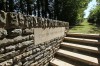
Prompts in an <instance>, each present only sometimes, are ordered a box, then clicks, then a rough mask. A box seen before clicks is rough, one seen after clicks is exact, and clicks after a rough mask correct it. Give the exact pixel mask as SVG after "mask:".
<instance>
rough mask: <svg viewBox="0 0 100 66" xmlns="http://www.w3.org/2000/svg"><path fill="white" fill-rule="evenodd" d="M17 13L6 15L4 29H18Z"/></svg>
mask: <svg viewBox="0 0 100 66" xmlns="http://www.w3.org/2000/svg"><path fill="white" fill-rule="evenodd" d="M17 15H18V14H17V13H13V12H9V13H7V26H6V29H11V28H19V23H18V18H17Z"/></svg>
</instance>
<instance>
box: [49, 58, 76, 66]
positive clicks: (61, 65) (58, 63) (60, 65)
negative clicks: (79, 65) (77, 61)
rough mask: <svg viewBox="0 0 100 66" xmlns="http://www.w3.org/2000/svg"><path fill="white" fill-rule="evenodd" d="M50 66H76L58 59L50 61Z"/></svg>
mask: <svg viewBox="0 0 100 66" xmlns="http://www.w3.org/2000/svg"><path fill="white" fill-rule="evenodd" d="M50 64H51V65H52V66H74V65H72V64H70V63H68V62H65V61H62V60H60V59H57V58H53V59H52V60H51V61H50Z"/></svg>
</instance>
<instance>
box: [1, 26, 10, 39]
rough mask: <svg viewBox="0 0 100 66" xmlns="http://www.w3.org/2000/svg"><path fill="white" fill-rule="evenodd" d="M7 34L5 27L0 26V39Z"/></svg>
mask: <svg viewBox="0 0 100 66" xmlns="http://www.w3.org/2000/svg"><path fill="white" fill-rule="evenodd" d="M7 35H8V34H7V31H6V30H5V29H2V28H0V39H3V38H5V37H6V36H7Z"/></svg>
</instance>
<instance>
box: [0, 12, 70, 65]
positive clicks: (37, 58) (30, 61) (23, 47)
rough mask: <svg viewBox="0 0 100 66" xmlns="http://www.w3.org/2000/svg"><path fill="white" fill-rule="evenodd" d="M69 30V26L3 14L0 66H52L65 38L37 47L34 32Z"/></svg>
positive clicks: (64, 23) (45, 20)
mask: <svg viewBox="0 0 100 66" xmlns="http://www.w3.org/2000/svg"><path fill="white" fill-rule="evenodd" d="M66 26H67V28H66V29H68V23H66V22H61V21H57V20H51V19H46V18H40V17H32V16H26V15H23V14H21V13H13V12H9V13H5V12H4V11H0V66H48V64H49V61H50V60H51V59H52V58H53V56H54V54H55V52H56V51H57V50H58V48H59V45H60V43H61V41H62V38H63V36H62V37H58V38H54V39H52V40H50V41H46V42H44V43H41V44H38V45H35V44H34V28H43V29H45V28H56V27H66Z"/></svg>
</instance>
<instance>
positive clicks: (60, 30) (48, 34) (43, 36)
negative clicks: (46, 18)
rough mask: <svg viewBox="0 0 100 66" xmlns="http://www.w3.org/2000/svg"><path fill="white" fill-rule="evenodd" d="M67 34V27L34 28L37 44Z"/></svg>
mask: <svg viewBox="0 0 100 66" xmlns="http://www.w3.org/2000/svg"><path fill="white" fill-rule="evenodd" d="M64 35H65V27H55V28H45V29H44V28H34V40H35V45H37V44H41V43H44V42H46V41H50V40H52V39H55V38H58V37H62V36H64Z"/></svg>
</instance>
